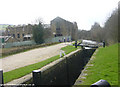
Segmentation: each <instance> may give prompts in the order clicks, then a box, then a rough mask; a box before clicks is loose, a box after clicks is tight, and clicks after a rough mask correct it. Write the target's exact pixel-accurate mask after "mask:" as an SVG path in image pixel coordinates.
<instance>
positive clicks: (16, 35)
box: [4, 24, 32, 42]
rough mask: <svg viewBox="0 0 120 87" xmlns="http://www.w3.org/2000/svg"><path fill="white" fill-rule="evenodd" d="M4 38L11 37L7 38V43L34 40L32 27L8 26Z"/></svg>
mask: <svg viewBox="0 0 120 87" xmlns="http://www.w3.org/2000/svg"><path fill="white" fill-rule="evenodd" d="M4 36H9V38H7V42H20V41H26V40H32V25H30V24H29V25H23V26H20V25H19V26H12V27H11V26H8V27H7V28H6V31H5V33H4Z"/></svg>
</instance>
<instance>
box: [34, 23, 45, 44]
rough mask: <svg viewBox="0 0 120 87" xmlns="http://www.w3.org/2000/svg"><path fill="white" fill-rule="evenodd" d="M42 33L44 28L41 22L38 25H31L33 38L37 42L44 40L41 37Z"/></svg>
mask: <svg viewBox="0 0 120 87" xmlns="http://www.w3.org/2000/svg"><path fill="white" fill-rule="evenodd" d="M43 35H44V28H43V25H42V23H41V22H39V24H38V25H36V24H35V25H34V26H33V39H34V41H35V42H36V43H37V44H41V43H43V42H44V39H43Z"/></svg>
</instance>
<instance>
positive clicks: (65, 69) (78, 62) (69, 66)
mask: <svg viewBox="0 0 120 87" xmlns="http://www.w3.org/2000/svg"><path fill="white" fill-rule="evenodd" d="M94 51H95V49H84V50H77V51H74V52H72V53H70V54H68V55H66V56H64V57H63V58H60V59H58V60H56V61H54V62H53V63H51V64H48V65H47V66H45V67H43V68H41V69H40V70H37V71H33V84H35V85H73V84H74V82H75V81H76V79H77V78H78V76H79V75H80V73H81V71H82V69H83V67H84V66H85V65H86V63H87V62H88V61H89V59H90V57H91V56H92V54H93V53H94Z"/></svg>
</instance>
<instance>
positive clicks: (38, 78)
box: [32, 70, 42, 86]
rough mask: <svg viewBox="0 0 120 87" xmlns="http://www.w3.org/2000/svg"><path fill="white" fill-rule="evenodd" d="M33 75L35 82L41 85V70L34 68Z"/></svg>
mask: <svg viewBox="0 0 120 87" xmlns="http://www.w3.org/2000/svg"><path fill="white" fill-rule="evenodd" d="M32 75H33V84H34V85H35V86H38V85H41V83H42V82H41V71H40V70H33V71H32Z"/></svg>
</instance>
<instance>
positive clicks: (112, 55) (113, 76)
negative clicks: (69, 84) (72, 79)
mask: <svg viewBox="0 0 120 87" xmlns="http://www.w3.org/2000/svg"><path fill="white" fill-rule="evenodd" d="M90 64H93V66H90V67H88V68H87V71H86V73H87V74H88V75H87V76H86V79H85V80H83V81H84V82H83V83H82V84H80V85H91V84H93V83H95V82H97V81H98V80H100V79H104V80H107V81H108V82H109V83H110V84H111V85H118V44H114V45H111V46H109V47H105V48H99V50H98V52H97V54H96V55H95V59H94V60H91V61H90Z"/></svg>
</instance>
